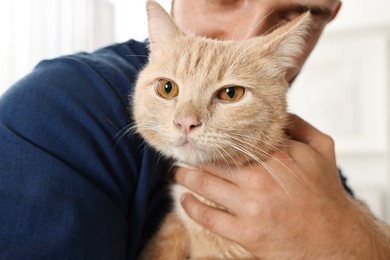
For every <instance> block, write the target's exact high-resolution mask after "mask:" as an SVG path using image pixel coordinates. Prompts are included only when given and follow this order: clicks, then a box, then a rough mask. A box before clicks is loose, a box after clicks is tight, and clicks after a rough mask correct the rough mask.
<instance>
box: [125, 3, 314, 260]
mask: <svg viewBox="0 0 390 260" xmlns="http://www.w3.org/2000/svg"><path fill="white" fill-rule="evenodd" d="M147 12H148V20H149V35H150V57H149V63H148V64H147V66H146V67H145V68H144V70H143V71H142V72H141V73H140V75H139V78H138V81H137V84H136V89H135V93H134V96H133V116H134V119H135V122H136V131H137V132H138V133H139V134H141V135H142V136H143V137H144V138H145V140H146V141H147V142H148V143H149V144H150V145H151V146H153V147H154V148H155V149H156V150H158V151H159V152H160V153H161V154H163V155H165V156H166V157H169V158H173V159H174V160H176V161H178V162H182V163H185V164H188V165H194V166H196V165H198V164H201V163H215V164H219V165H222V166H226V167H229V166H234V165H242V164H246V163H248V162H251V161H258V162H259V163H262V161H263V160H264V159H265V158H267V157H269V155H270V152H272V151H274V150H275V149H277V147H278V146H279V145H281V144H282V143H283V141H284V139H285V134H284V129H285V127H286V124H287V112H286V106H287V105H286V92H287V89H288V84H287V82H286V81H285V73H286V71H287V69H289V68H291V67H293V66H294V62H293V57H294V55H296V54H297V53H299V52H300V51H301V48H302V45H303V41H304V37H305V36H306V35H307V32H308V28H309V26H310V22H311V18H310V15H309V14H305V15H303V16H301V17H299V18H297V19H295V20H294V21H292V22H291V23H289V24H287V25H285V26H283V27H282V28H279V29H277V30H275V31H274V32H272V33H270V34H269V35H267V36H263V37H256V38H252V39H249V40H246V41H240V42H234V41H218V40H213V39H206V38H201V37H195V36H192V35H184V34H183V33H182V32H180V30H179V29H178V28H177V27H176V26H175V24H174V22H173V21H172V19H171V18H170V16H169V15H168V14H167V13H166V12H165V11H164V10H163V9H162V8H161V6H159V5H158V4H157V3H156V2H154V1H148V3H147ZM158 79H167V80H170V81H172V82H175V83H176V84H177V85H178V86H179V94H178V96H177V97H175V98H174V99H164V98H161V97H160V96H158V95H157V94H156V91H155V84H156V81H157V80H158ZM227 86H242V87H244V88H245V89H246V91H245V95H244V96H243V97H242V98H241V99H240V100H238V101H235V102H222V101H221V100H218V99H217V98H216V93H218V91H219V90H221V89H222V88H223V87H227ZM178 118H192V119H196V120H197V121H199V122H200V123H201V125H200V126H199V127H196V128H194V129H193V130H192V131H191V132H190V134H189V135H188V137H185V136H184V135H183V132H182V131H181V130H180V129H179V128H178V127H177V125H175V123H174V122H175V120H176V119H178ZM186 138H187V139H188V143H187V144H184V143H185V142H184V141H185V140H186ZM183 192H188V190H185V188H183V187H181V186H178V185H175V186H174V187H173V189H172V196H173V198H174V201H175V206H174V211H173V212H172V213H170V214H169V215H168V216H167V218H166V219H165V221H164V223H163V224H162V226H161V229H160V231H159V232H158V234H157V235H156V236H155V237H154V238H152V239H151V240H150V242H149V243H148V245H147V246H146V248H145V250H144V251H143V253H142V255H141V257H140V258H141V259H153V260H155V259H161V260H174V259H186V258H191V259H193V258H196V259H254V258H253V256H252V255H251V254H250V253H249V252H247V251H246V250H244V249H243V248H242V247H240V246H239V245H237V244H235V243H232V242H230V241H227V240H225V239H222V238H221V237H218V236H216V235H214V234H212V233H210V232H209V231H207V230H205V229H203V228H202V227H200V226H199V225H197V224H196V223H195V222H193V221H192V220H191V219H189V218H188V217H187V215H186V214H185V213H184V211H183V209H182V208H181V206H180V203H179V198H180V195H181V194H182V193H183ZM198 198H200V197H199V196H198ZM200 199H201V200H202V201H204V202H205V203H208V204H210V205H213V206H217V205H214V204H212V203H210V202H208V201H206V200H205V199H203V198H200Z"/></svg>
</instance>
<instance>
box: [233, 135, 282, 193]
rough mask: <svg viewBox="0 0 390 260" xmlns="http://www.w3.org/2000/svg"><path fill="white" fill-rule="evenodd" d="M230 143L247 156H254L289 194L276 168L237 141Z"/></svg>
mask: <svg viewBox="0 0 390 260" xmlns="http://www.w3.org/2000/svg"><path fill="white" fill-rule="evenodd" d="M228 143H229V144H230V146H231V147H232V148H234V149H237V150H239V151H240V152H242V153H244V154H246V155H247V156H249V157H250V158H252V159H253V160H254V161H255V162H257V163H259V164H260V165H262V166H263V167H264V168H265V169H266V170H267V171H268V172H269V173H270V175H271V177H272V178H273V179H274V180H275V182H276V183H277V184H278V185H279V186H280V187H281V188H282V189H283V191H285V192H286V193H287V194H289V192H288V191H287V189H286V188H285V186H284V184H283V182H282V180H281V179H280V177H279V176H278V175H277V174H276V173H275V172H274V170H273V169H272V168H271V167H270V166H269V165H267V164H266V163H265V162H264V161H262V160H261V159H259V158H258V157H257V156H256V155H254V154H253V153H251V152H250V151H248V150H246V148H245V147H244V146H241V145H239V144H237V143H232V142H228Z"/></svg>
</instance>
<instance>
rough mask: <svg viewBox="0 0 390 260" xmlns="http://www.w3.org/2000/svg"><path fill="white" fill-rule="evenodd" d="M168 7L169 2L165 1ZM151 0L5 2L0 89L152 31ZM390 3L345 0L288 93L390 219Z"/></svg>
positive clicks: (364, 195)
mask: <svg viewBox="0 0 390 260" xmlns="http://www.w3.org/2000/svg"><path fill="white" fill-rule="evenodd" d="M159 2H160V3H161V4H162V5H163V6H164V7H165V8H166V9H167V10H169V9H170V0H160V1H159ZM144 6H145V0H3V1H1V3H0V32H1V35H2V37H1V41H0V95H1V94H2V93H3V92H4V91H6V89H7V88H9V87H10V86H11V85H12V84H13V83H14V82H15V81H17V80H18V79H20V78H21V77H23V76H24V75H26V74H27V73H28V72H29V71H31V69H32V68H33V67H34V66H35V65H36V64H37V62H39V61H40V60H42V59H49V58H53V57H56V56H59V55H65V54H71V53H74V52H78V51H93V50H95V49H97V48H99V47H102V46H105V45H108V44H111V43H114V42H123V41H127V40H128V39H131V38H133V39H137V40H140V41H142V40H144V39H145V38H146V37H147V25H146V15H145V8H144ZM389 12H390V1H388V0H372V1H369V2H368V1H364V0H353V1H350V0H349V1H347V0H345V1H344V2H343V7H342V9H341V11H340V13H339V16H338V17H337V19H336V20H335V21H334V22H332V23H331V24H330V25H329V27H328V28H327V30H326V32H325V34H324V35H323V37H322V39H321V40H320V43H319V44H318V46H317V48H316V49H315V51H314V52H313V54H312V55H311V57H310V58H309V60H308V61H307V63H306V65H305V67H304V69H303V71H302V73H301V75H300V76H299V78H298V79H297V81H296V82H295V83H294V85H293V87H292V88H291V90H290V93H289V104H290V107H289V110H290V111H291V112H294V113H297V114H298V115H300V116H302V117H303V118H305V119H306V120H308V121H309V122H311V123H312V124H314V125H315V126H316V127H318V128H319V129H320V130H322V131H324V132H326V133H328V134H330V135H331V136H332V137H333V138H334V139H335V141H336V152H337V158H338V164H339V166H340V168H341V169H342V170H343V172H344V174H345V175H346V176H347V177H348V179H349V184H350V186H352V188H353V189H354V190H355V193H356V195H357V196H358V197H359V198H361V199H363V200H365V201H366V202H367V203H368V204H369V205H370V207H371V209H372V210H373V211H374V213H375V214H376V215H377V216H378V217H380V218H381V219H383V220H385V221H387V222H388V223H390V163H389V162H390V142H389V136H390V135H389V134H390V128H389V111H390V110H389V104H390V102H389V101H390V95H389V88H390V76H389V72H390V16H389V15H388V14H389Z"/></svg>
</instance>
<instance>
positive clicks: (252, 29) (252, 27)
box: [248, 9, 274, 35]
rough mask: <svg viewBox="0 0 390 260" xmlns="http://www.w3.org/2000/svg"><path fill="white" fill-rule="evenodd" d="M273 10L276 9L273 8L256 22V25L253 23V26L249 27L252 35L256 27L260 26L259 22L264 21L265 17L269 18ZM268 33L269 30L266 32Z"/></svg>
mask: <svg viewBox="0 0 390 260" xmlns="http://www.w3.org/2000/svg"><path fill="white" fill-rule="evenodd" d="M273 12H274V10H273V9H272V10H271V11H270V12H269V13H268V14H267V15H265V16H264V17H263V19H261V20H260V21H258V22H257V23H255V24H254V25H251V26H250V27H249V30H248V35H251V34H252V33H253V32H254V30H256V28H257V27H258V26H259V24H261V23H262V22H264V21H265V19H267V18H268V17H269V16H270V15H271V14H272V13H273ZM267 33H268V31H267V32H265V33H264V34H267Z"/></svg>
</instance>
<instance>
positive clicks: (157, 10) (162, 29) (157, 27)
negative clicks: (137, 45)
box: [146, 0, 183, 51]
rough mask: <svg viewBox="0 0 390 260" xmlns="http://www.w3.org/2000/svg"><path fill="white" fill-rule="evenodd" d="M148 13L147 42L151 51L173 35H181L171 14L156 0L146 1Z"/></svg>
mask: <svg viewBox="0 0 390 260" xmlns="http://www.w3.org/2000/svg"><path fill="white" fill-rule="evenodd" d="M146 12H147V15H148V28H149V42H150V49H151V51H153V50H154V49H155V48H158V46H159V45H161V44H164V43H167V42H169V41H170V40H172V39H173V38H175V37H178V36H180V35H183V33H182V32H181V31H180V29H179V28H177V26H176V25H175V23H174V22H173V19H172V18H171V16H170V15H169V14H168V13H167V12H166V11H165V9H164V8H163V7H162V6H161V5H160V4H159V3H157V2H155V1H153V0H148V1H147V2H146Z"/></svg>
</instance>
